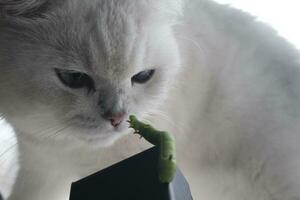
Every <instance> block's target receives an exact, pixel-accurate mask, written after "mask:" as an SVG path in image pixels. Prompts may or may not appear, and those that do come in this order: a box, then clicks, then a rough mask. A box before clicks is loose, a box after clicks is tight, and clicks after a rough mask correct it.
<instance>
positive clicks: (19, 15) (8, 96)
mask: <svg viewBox="0 0 300 200" xmlns="http://www.w3.org/2000/svg"><path fill="white" fill-rule="evenodd" d="M180 3H181V2H180V1H176V0H86V1H82V0H51V1H50V0H21V1H17V0H4V1H1V3H0V12H1V15H0V16H1V19H0V73H1V75H0V97H1V98H0V113H1V114H2V115H3V116H4V117H5V118H6V119H7V120H8V121H9V122H10V123H11V124H12V125H13V126H14V128H15V129H17V130H19V131H20V132H21V133H22V134H30V136H33V137H37V138H47V139H55V140H70V141H71V140H74V139H75V140H77V141H85V142H88V143H90V142H94V143H97V144H100V145H107V144H109V143H111V142H112V141H114V139H115V138H118V137H119V136H120V135H122V134H123V133H124V131H125V130H127V127H128V124H127V123H126V119H127V118H128V115H129V114H131V113H132V114H136V115H137V116H140V117H142V116H143V115H144V114H145V113H147V112H148V111H150V110H151V109H153V108H155V107H156V106H157V105H158V104H159V103H161V102H162V101H163V100H164V98H165V97H166V93H167V91H168V88H169V86H170V85H171V84H172V81H173V80H174V79H175V75H176V73H177V71H178V70H179V66H180V64H179V63H180V61H179V55H178V47H177V45H176V41H175V38H174V33H173V31H172V27H173V25H174V23H176V20H177V18H178V16H179V15H180V9H181V4H180Z"/></svg>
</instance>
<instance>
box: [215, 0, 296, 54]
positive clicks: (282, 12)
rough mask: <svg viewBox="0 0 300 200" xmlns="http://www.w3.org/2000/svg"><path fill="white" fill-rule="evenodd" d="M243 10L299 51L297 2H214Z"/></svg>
mask: <svg viewBox="0 0 300 200" xmlns="http://www.w3.org/2000/svg"><path fill="white" fill-rule="evenodd" d="M215 1H217V2H219V3H222V4H230V5H231V6H233V7H237V8H240V9H243V10H245V11H247V12H250V13H251V14H252V15H255V16H258V20H261V21H264V22H267V23H268V24H270V25H271V26H273V27H274V28H275V29H277V31H278V33H279V34H280V35H281V36H284V37H285V38H287V39H288V40H289V41H290V42H292V43H293V44H294V45H296V46H297V48H298V49H300V23H299V20H300V1H299V0H215Z"/></svg>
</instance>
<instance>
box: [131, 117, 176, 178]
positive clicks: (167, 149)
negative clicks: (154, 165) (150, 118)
mask: <svg viewBox="0 0 300 200" xmlns="http://www.w3.org/2000/svg"><path fill="white" fill-rule="evenodd" d="M128 122H129V124H130V128H133V129H134V133H137V134H139V135H141V136H142V137H144V138H145V139H146V140H147V141H148V142H150V143H151V144H153V145H155V146H158V148H159V151H160V152H159V153H160V155H159V161H158V175H159V179H160V181H161V182H162V183H170V182H171V181H172V180H173V178H174V176H175V172H176V152H175V139H174V137H173V136H172V135H170V134H169V133H167V132H164V131H158V130H156V129H154V128H153V127H152V126H150V125H149V124H144V123H142V122H140V121H138V120H137V118H136V117H135V116H134V115H130V116H129V121H128Z"/></svg>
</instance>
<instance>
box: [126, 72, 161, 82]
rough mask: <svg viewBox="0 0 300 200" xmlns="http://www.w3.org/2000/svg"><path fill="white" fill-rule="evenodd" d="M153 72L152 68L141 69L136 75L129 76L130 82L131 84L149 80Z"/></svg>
mask: <svg viewBox="0 0 300 200" xmlns="http://www.w3.org/2000/svg"><path fill="white" fill-rule="evenodd" d="M154 72H155V70H154V69H150V70H145V71H141V72H139V73H137V74H136V75H134V76H133V77H132V78H131V83H132V84H134V83H139V84H143V83H146V82H147V81H149V80H150V79H151V78H152V77H153V75H154Z"/></svg>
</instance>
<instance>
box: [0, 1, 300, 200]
mask: <svg viewBox="0 0 300 200" xmlns="http://www.w3.org/2000/svg"><path fill="white" fill-rule="evenodd" d="M148 2H152V3H153V4H152V5H155V6H157V5H158V6H157V7H156V8H168V6H166V5H168V4H167V3H172V1H167V0H166V1H148ZM161 2H165V3H166V4H162V5H164V6H165V7H164V6H159V3H161ZM125 5H126V4H125ZM125 5H123V6H125ZM147 5H151V3H150V4H147ZM173 5H174V6H175V8H179V7H176V6H178V5H179V4H173ZM144 9H146V10H147V7H144ZM161 10H164V9H161ZM172 10H173V8H172V7H170V12H159V13H165V14H166V13H174V12H173V11H172ZM175 10H176V9H175ZM151 13H153V12H151ZM176 13H179V14H180V13H181V11H180V9H179V10H178V9H177V11H176ZM182 14H183V19H182V20H181V21H176V23H175V22H174V21H172V20H171V21H172V22H171V24H172V25H174V26H173V29H174V35H175V38H176V43H177V44H174V43H173V42H174V41H173V39H172V38H173V35H172V32H169V31H170V27H171V26H170V24H169V22H170V21H169V20H167V21H165V22H162V24H163V25H162V24H160V23H158V24H157V23H150V21H151V20H149V21H148V22H147V23H146V22H145V23H146V24H143V23H142V25H144V26H146V25H149V26H150V24H151V28H150V29H147V26H146V27H145V29H147V30H149V31H150V30H151V31H152V30H153V32H151V31H150V32H149V31H146V32H144V33H145V34H147V33H148V34H149V33H152V34H153V35H154V36H153V37H152V39H150V40H148V45H153V48H155V50H152V51H149V52H148V54H145V55H147V57H148V60H147V59H141V58H140V57H138V56H133V58H134V59H135V61H136V62H135V64H136V63H142V62H145V63H152V64H153V63H154V62H153V61H156V63H155V64H158V65H160V66H166V68H163V67H162V68H161V73H162V74H163V75H162V77H161V79H164V78H166V79H168V80H166V81H162V80H161V79H158V81H157V82H159V84H153V83H152V84H149V85H148V87H147V88H146V90H147V92H149V94H148V95H149V96H150V97H151V101H148V100H147V98H148V96H147V97H145V98H143V97H139V98H138V96H142V95H141V94H142V92H143V91H144V90H145V88H143V86H139V87H137V88H136V91H134V92H132V91H131V90H130V89H128V88H127V89H128V90H126V92H127V93H126V95H127V96H126V97H122V98H121V99H123V98H124V99H127V100H128V99H130V100H128V101H125V103H129V104H130V101H131V100H132V99H131V97H132V96H134V98H133V99H135V100H136V98H138V101H137V103H136V106H137V107H134V106H133V105H132V107H130V108H129V111H134V112H136V113H138V114H140V116H142V115H143V116H144V115H147V114H148V115H150V116H149V117H148V119H149V120H150V121H151V122H152V123H154V124H155V125H156V126H157V127H160V128H161V129H165V130H168V131H170V132H172V133H174V134H175V136H176V138H177V142H178V145H177V146H178V154H179V155H178V156H179V159H178V163H179V166H180V168H182V170H183V172H184V174H185V175H186V176H187V178H188V180H189V182H190V185H191V189H192V193H193V195H194V199H199V200H200V199H204V200H206V199H207V200H219V199H224V200H241V199H243V200H252V199H256V200H275V199H284V200H295V199H300V192H299V188H300V163H299V162H300V159H299V155H300V145H299V144H300V136H299V129H300V127H299V126H300V125H299V120H300V106H299V105H300V104H299V102H300V101H299V100H300V90H299V85H300V78H299V77H300V69H299V54H298V52H297V51H296V50H295V48H294V47H293V46H291V45H290V44H288V43H287V42H286V41H285V40H284V39H282V38H280V37H279V36H277V34H276V32H275V31H273V30H272V29H271V28H269V27H267V26H266V25H264V24H261V23H259V22H256V21H255V19H254V18H253V17H250V16H248V14H245V13H242V12H240V11H237V10H234V9H231V8H229V7H226V6H221V5H218V4H216V3H213V2H210V1H206V0H191V1H188V2H187V3H186V6H185V7H184V9H183V11H182ZM167 16H169V14H167ZM152 17H153V16H152ZM149 19H151V17H149ZM173 19H174V18H173ZM137 21H139V20H137ZM166 23H167V24H168V25H166ZM130 27H135V26H130ZM102 30H103V29H102ZM160 31H161V32H160ZM113 33H117V32H113ZM133 33H137V32H135V31H133ZM163 33H164V36H165V37H162V38H163V39H160V34H163ZM165 33H166V34H165ZM118 34H120V32H118ZM108 36H109V35H108ZM117 36H119V35H117ZM122 37H124V36H123V35H121V36H119V38H122ZM140 39H141V40H137V41H139V42H141V43H142V42H143V39H144V38H140ZM159 39H160V40H159ZM164 40H167V42H169V43H164V42H165V41H164ZM144 41H145V43H146V40H145V39H144ZM159 43H162V46H160V45H159ZM128 44H131V45H133V43H130V41H129V43H128ZM163 44H165V45H166V46H169V47H170V46H171V47H173V48H170V49H164V50H163V49H161V48H163V46H164V45H163ZM177 45H178V49H179V55H180V62H181V71H180V73H178V75H177V76H176V78H175V75H176V73H177V70H178V69H177V67H175V68H173V66H176V65H177V64H178V62H179V60H177V59H178V58H177V52H176V46H177ZM129 46H130V45H129ZM110 47H112V46H110ZM131 47H132V49H134V47H135V46H134V45H133V46H131ZM136 48H137V47H136ZM174 49H175V51H173V50H174ZM159 50H160V51H159ZM140 51H143V47H141V46H140V47H139V51H137V50H136V51H135V52H136V53H137V52H139V53H140ZM168 51H170V52H172V53H170V54H168ZM162 52H164V54H165V55H164V56H165V57H164V58H161V59H155V58H157V56H161V55H160V54H161V53H162ZM132 55H135V54H134V53H133V54H132ZM150 58H152V59H150ZM173 59H175V62H174V63H173V64H174V65H173V66H172V65H170V63H171V61H173ZM129 60H130V61H131V59H129ZM142 60H143V61H142ZM145 60H146V61H145ZM168 62H169V63H168ZM127 64H128V63H127ZM126 66H128V65H126ZM138 66H140V65H138ZM143 67H147V66H143ZM101 70H103V69H101ZM104 71H105V69H104ZM129 71H134V72H132V73H131V72H129ZM138 71H141V69H140V68H138V67H137V66H136V67H132V68H129V66H128V70H126V73H128V74H130V73H131V74H134V73H136V72H138ZM102 72H103V71H102ZM105 73H106V72H105ZM126 73H125V74H126ZM107 74H108V75H109V74H112V75H113V74H114V73H112V72H107ZM125 74H124V73H123V74H120V75H119V77H121V76H126V75H125ZM108 75H107V76H108ZM116 77H117V78H118V76H116ZM114 78H115V77H114ZM169 79H176V82H172V80H169ZM118 80H119V79H118ZM169 86H171V90H167V88H169ZM159 87H163V88H159ZM156 91H159V93H157V92H156ZM168 91H169V92H168ZM158 94H159V95H158ZM9 95H12V94H10V93H9ZM151 95H153V96H151ZM12 96H13V95H12ZM164 96H165V97H167V99H166V101H164V104H162V105H161V106H160V107H159V108H158V109H157V110H159V111H156V112H155V110H154V108H155V107H156V106H157V105H158V104H159V103H160V102H162V99H164V98H162V97H164ZM81 100H82V102H78V103H79V104H80V103H81V104H80V105H84V104H85V103H86V101H84V100H83V98H82V99H81ZM148 103H149V104H148ZM147 105H148V106H147ZM152 105H153V107H152ZM154 105H155V106H154ZM89 106H90V107H89ZM143 106H146V108H147V109H146V110H147V111H148V112H147V113H144V110H143ZM0 108H1V105H0ZM21 108H22V107H21ZM2 109H3V108H2ZM44 109H45V110H44ZM82 109H85V111H87V110H89V112H91V110H93V108H92V107H91V105H86V107H84V108H82ZM38 110H40V111H49V108H47V107H45V106H44V105H41V107H40V108H39V109H38ZM7 113H9V114H8V117H7V118H8V121H9V122H10V123H12V125H14V126H15V127H17V136H18V142H19V149H20V152H19V153H20V166H21V168H20V171H19V174H18V177H17V181H16V185H15V187H14V189H13V193H12V196H11V197H10V198H9V200H19V199H24V200H40V199H43V200H50V199H51V200H53V199H56V200H66V199H68V192H69V186H70V183H71V182H72V181H74V180H77V179H79V178H82V177H84V176H86V175H88V174H90V173H92V172H95V171H97V170H99V169H101V168H104V167H105V166H108V165H111V164H112V163H114V162H116V161H119V160H121V159H123V158H125V157H127V156H128V155H131V154H133V153H135V152H137V151H139V150H141V149H143V148H145V146H147V145H145V144H144V143H142V142H141V141H140V140H138V138H135V137H134V136H131V135H127V136H124V137H122V138H121V139H120V140H118V141H116V142H115V143H114V145H112V146H109V147H105V148H102V149H101V148H100V149H99V148H98V147H96V146H97V145H95V146H94V147H93V148H89V146H90V145H86V143H85V142H86V140H87V141H90V140H89V139H87V138H85V139H82V138H83V137H84V136H81V137H79V139H78V138H74V137H73V136H72V131H73V129H72V131H70V130H66V131H64V132H62V135H63V137H62V138H56V140H50V139H49V140H47V139H44V138H42V139H41V138H39V137H36V136H35V135H34V134H33V130H43V131H42V134H47V135H48V134H49V135H52V134H53V131H52V132H51V129H50V130H48V129H46V127H47V125H49V121H51V124H52V125H53V124H57V125H59V123H60V121H57V120H58V119H57V118H55V117H53V116H55V115H54V114H53V113H51V112H50V113H49V112H46V114H45V112H40V114H39V113H37V116H36V118H34V115H33V114H35V113H33V114H32V115H31V116H29V117H27V118H24V116H20V117H19V118H17V117H15V116H13V117H11V115H12V114H11V112H9V111H7ZM151 113H153V114H151ZM4 116H5V115H4ZM30 119H35V120H32V121H31V120H30ZM35 122H36V123H35ZM29 125H30V126H29ZM58 127H60V126H58ZM22 129H24V130H22ZM54 129H56V128H54ZM105 129H109V128H107V126H106V125H105ZM45 130H46V131H45ZM22 131H23V132H22ZM27 132H29V133H27ZM30 132H31V133H30ZM55 132H57V130H55ZM25 133H27V134H25ZM101 134H102V135H103V134H104V135H105V133H104V131H102V132H101ZM101 134H100V136H101ZM122 134H123V133H122ZM116 135H117V136H116V138H117V137H119V136H120V135H121V134H119V133H117V134H116ZM109 138H110V139H109V142H108V143H110V142H111V141H114V140H115V137H109ZM81 139H82V141H81ZM97 143H100V144H101V145H100V146H103V145H104V143H102V142H101V139H99V141H98V142H97ZM108 143H107V144H108ZM89 144H90V143H89ZM67 146H68V148H67ZM62 177H63V178H62ZM24 180H26V181H28V182H27V184H26V186H24V184H23V181H24ZM0 181H1V180H0ZM28 183H29V184H28ZM45 194H47V196H45ZM21 196H22V198H21Z"/></svg>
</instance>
